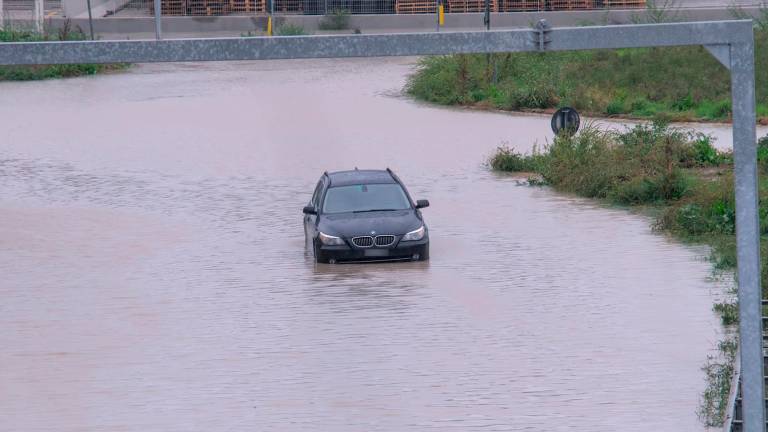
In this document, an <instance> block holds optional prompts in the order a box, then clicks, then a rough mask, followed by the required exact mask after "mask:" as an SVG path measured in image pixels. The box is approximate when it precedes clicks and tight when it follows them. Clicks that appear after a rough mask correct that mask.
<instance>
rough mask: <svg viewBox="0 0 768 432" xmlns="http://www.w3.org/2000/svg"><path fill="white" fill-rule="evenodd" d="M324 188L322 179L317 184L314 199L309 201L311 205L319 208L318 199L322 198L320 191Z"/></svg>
mask: <svg viewBox="0 0 768 432" xmlns="http://www.w3.org/2000/svg"><path fill="white" fill-rule="evenodd" d="M322 189H323V181H322V180H320V181H319V182H317V186H315V193H314V194H312V201H310V202H309V204H310V205H312V206H314V207H315V208H317V205H318V203H317V201H318V200H319V199H320V191H321V190H322Z"/></svg>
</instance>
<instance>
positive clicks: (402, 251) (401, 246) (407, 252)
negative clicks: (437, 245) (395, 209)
mask: <svg viewBox="0 0 768 432" xmlns="http://www.w3.org/2000/svg"><path fill="white" fill-rule="evenodd" d="M315 259H316V261H317V262H323V263H327V262H329V261H331V260H333V261H336V262H357V261H404V260H414V261H416V260H418V261H424V260H428V259H429V238H424V239H422V240H418V241H407V242H403V241H398V242H397V243H396V244H395V246H390V247H386V248H377V247H372V248H359V247H355V246H350V245H339V246H326V245H322V244H320V243H319V242H317V241H315Z"/></svg>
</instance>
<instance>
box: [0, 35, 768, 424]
mask: <svg viewBox="0 0 768 432" xmlns="http://www.w3.org/2000/svg"><path fill="white" fill-rule="evenodd" d="M686 45H703V46H705V47H706V48H707V49H708V50H709V52H710V53H712V55H713V56H715V58H717V59H718V61H720V62H721V63H722V64H723V65H725V67H727V68H728V69H730V71H731V94H732V97H733V146H734V171H735V178H736V181H735V192H736V237H737V247H738V251H737V256H738V284H739V291H738V295H739V312H740V321H739V333H740V344H741V348H740V359H741V376H742V386H743V387H742V390H743V392H742V395H743V399H742V403H743V415H744V427H745V430H746V431H748V432H758V431H765V409H764V377H763V348H762V323H761V301H760V300H761V282H760V231H759V219H758V188H757V151H756V150H757V149H756V129H755V120H756V118H755V68H754V63H755V62H754V34H753V24H752V21H711V22H694V23H667V24H644V25H620V26H594V27H565V28H549V26H547V25H546V23H545V22H540V23H539V24H538V25H537V26H536V28H534V29H516V30H497V31H477V32H439V33H407V34H382V35H329V36H287V37H272V38H270V37H248V38H215V39H169V40H130V41H72V42H17V43H0V65H32V64H66V63H147V62H182V61H231V60H273V59H301V58H334V57H335V58H342V57H381V56H416V55H442V54H458V53H498V52H525V51H569V50H587V49H612V48H639V47H666V46H686Z"/></svg>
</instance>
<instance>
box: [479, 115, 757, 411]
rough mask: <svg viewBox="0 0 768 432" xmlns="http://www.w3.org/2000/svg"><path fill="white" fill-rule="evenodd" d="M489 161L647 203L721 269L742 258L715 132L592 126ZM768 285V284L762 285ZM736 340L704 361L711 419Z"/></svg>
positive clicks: (729, 313)
mask: <svg viewBox="0 0 768 432" xmlns="http://www.w3.org/2000/svg"><path fill="white" fill-rule="evenodd" d="M759 161H760V170H761V172H762V173H766V172H768V139H762V140H761V141H760V144H759ZM489 164H490V166H491V167H492V168H493V169H495V170H498V171H509V172H524V173H528V175H529V176H530V183H531V184H534V185H540V184H546V185H549V186H551V187H553V188H555V189H557V190H559V191H564V192H569V193H573V194H576V195H579V196H583V197H588V198H595V199H600V200H603V201H605V202H608V203H611V204H616V205H621V206H631V207H636V206H642V207H643V208H646V209H648V210H649V213H651V214H653V215H655V223H654V226H655V228H656V229H658V230H660V231H664V232H667V233H670V234H672V235H674V236H676V237H678V238H680V239H683V240H685V241H692V242H699V243H705V244H707V245H709V246H711V250H712V261H713V263H714V266H715V267H716V268H717V269H720V270H732V269H734V268H735V265H736V246H735V201H734V191H733V159H732V155H731V153H730V152H719V151H717V150H716V149H715V148H714V147H713V146H712V143H711V140H710V138H709V137H707V136H705V135H702V134H698V133H694V132H691V131H687V130H681V129H676V128H672V127H670V126H668V124H666V123H663V122H655V123H653V124H642V125H637V126H635V127H633V128H632V129H627V130H625V131H622V132H616V131H606V130H600V129H597V128H594V127H586V128H585V129H584V130H583V131H582V132H580V133H578V134H577V135H575V136H574V137H565V136H560V137H557V138H556V139H555V140H554V141H553V142H552V143H551V144H549V145H547V146H544V147H543V148H538V149H535V150H534V151H533V153H532V154H526V155H524V154H521V153H518V152H516V151H515V150H514V149H511V148H508V147H502V148H499V149H498V151H497V152H496V153H495V154H494V155H493V156H492V157H491V159H490V161H489ZM766 198H768V180H766V179H765V176H763V179H762V180H761V182H760V214H761V216H763V217H762V218H761V219H762V222H761V223H762V225H761V234H762V235H763V236H764V237H765V236H766V235H768V223H766V218H765V217H764V216H765V215H766V214H768V200H767V199H766ZM765 244H768V243H767V242H764V248H765ZM763 252H764V253H763V256H762V257H763V272H764V274H763V282H764V283H765V282H766V281H767V280H768V277H767V276H768V275H766V274H765V272H766V271H768V262H767V261H768V253H766V252H768V251H765V250H764V251H763ZM765 291H766V287H765V285H764V287H763V292H764V293H765ZM714 309H715V310H716V311H717V312H719V313H720V316H721V317H722V319H723V324H724V325H726V326H732V325H734V324H736V323H737V322H738V312H737V306H736V304H734V303H729V302H725V303H720V304H716V305H715V306H714ZM735 346H736V344H735V341H734V340H733V339H730V338H729V339H726V340H724V341H723V342H721V343H720V346H719V348H720V351H721V353H722V355H721V356H720V357H718V358H715V357H713V358H711V359H710V360H709V362H708V363H707V365H706V366H705V368H704V371H705V373H706V376H707V378H708V381H709V383H710V385H709V387H708V389H707V391H706V392H705V394H704V395H703V397H702V405H701V410H700V414H701V417H702V419H703V421H704V422H705V423H707V424H708V425H719V424H721V423H722V421H723V419H724V415H725V408H726V405H727V396H728V391H729V389H730V378H731V376H732V374H733V360H734V352H735Z"/></svg>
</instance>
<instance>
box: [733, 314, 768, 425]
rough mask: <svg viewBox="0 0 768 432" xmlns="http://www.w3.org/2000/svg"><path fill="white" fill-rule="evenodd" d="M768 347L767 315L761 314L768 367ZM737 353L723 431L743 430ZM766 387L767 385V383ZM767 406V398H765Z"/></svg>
mask: <svg viewBox="0 0 768 432" xmlns="http://www.w3.org/2000/svg"><path fill="white" fill-rule="evenodd" d="M762 305H763V310H765V309H766V308H768V300H763V301H762ZM766 348H768V316H765V315H763V364H764V366H763V367H764V368H765V369H768V355H767V353H766V352H765V349H766ZM739 358H740V357H739V353H738V352H737V354H736V363H735V364H734V368H733V377H732V379H731V392H730V394H729V396H728V406H727V408H726V410H727V412H726V418H725V424H724V427H723V431H724V432H743V431H744V415H743V412H742V408H741V397H742V395H741V364H740V363H739V360H738V359H739ZM764 376H765V378H764V379H766V384H768V375H765V374H764ZM767 387H768V385H767ZM765 402H766V407H768V399H766V401H765Z"/></svg>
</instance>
